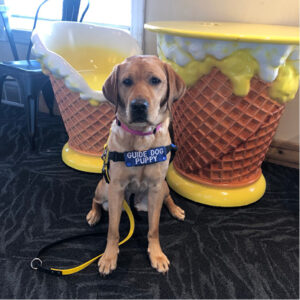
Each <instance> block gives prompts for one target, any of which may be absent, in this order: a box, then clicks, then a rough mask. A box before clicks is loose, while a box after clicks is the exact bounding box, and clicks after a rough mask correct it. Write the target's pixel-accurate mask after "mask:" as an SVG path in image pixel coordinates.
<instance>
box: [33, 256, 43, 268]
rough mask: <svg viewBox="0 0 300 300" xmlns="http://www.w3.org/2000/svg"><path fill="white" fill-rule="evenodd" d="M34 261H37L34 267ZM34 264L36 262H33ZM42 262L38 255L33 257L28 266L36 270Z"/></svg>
mask: <svg viewBox="0 0 300 300" xmlns="http://www.w3.org/2000/svg"><path fill="white" fill-rule="evenodd" d="M35 262H38V265H37V266H36V267H35V266H34V263H35ZM35 264H36V263H35ZM42 264H43V262H42V260H41V259H40V258H38V257H35V258H34V259H33V260H32V261H31V263H30V267H31V269H32V270H37V269H38V268H39V267H41V266H42Z"/></svg>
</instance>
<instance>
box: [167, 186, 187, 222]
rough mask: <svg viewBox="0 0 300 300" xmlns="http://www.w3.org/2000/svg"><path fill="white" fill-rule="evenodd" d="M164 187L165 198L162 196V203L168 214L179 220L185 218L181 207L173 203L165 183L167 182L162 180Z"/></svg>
mask: <svg viewBox="0 0 300 300" xmlns="http://www.w3.org/2000/svg"><path fill="white" fill-rule="evenodd" d="M164 189H165V198H164V204H165V205H166V206H167V208H168V210H169V212H170V214H171V215H172V216H173V217H174V218H176V219H178V220H180V221H183V220H184V218H185V212H184V210H183V209H182V208H180V207H179V206H178V205H176V204H175V203H174V200H173V199H172V197H171V195H170V190H169V187H168V185H167V182H166V181H165V182H164Z"/></svg>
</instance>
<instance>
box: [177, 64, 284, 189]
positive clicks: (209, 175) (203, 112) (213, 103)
mask: <svg viewBox="0 0 300 300" xmlns="http://www.w3.org/2000/svg"><path fill="white" fill-rule="evenodd" d="M269 86H270V84H269V83H267V82H264V81H262V80H260V79H259V78H258V77H253V78H252V80H251V85H250V91H249V93H248V95H247V96H245V97H239V96H235V95H234V94H233V89H232V84H231V82H230V81H229V79H228V78H227V76H225V75H224V74H222V73H221V71H220V70H218V69H217V68H213V69H212V70H211V72H210V73H209V74H208V75H205V76H203V77H201V78H200V79H199V80H198V82H197V83H196V84H195V85H194V86H192V87H191V88H189V89H188V90H187V92H186V93H185V95H184V97H183V98H181V99H180V100H179V101H177V102H176V103H174V105H173V131H174V139H175V143H176V145H177V146H178V151H177V153H176V155H175V158H174V162H173V163H174V167H175V169H176V171H177V172H178V173H179V174H181V175H183V176H184V177H186V178H188V179H191V180H193V181H196V182H199V183H202V184H211V185H220V186H233V187H234V186H243V185H247V184H251V183H253V182H255V181H256V180H258V178H259V177H260V175H261V168H260V167H261V164H262V162H263V160H264V158H265V155H266V152H267V150H268V148H269V146H270V143H271V141H272V138H273V136H274V134H275V131H276V128H277V126H278V123H279V119H280V117H281V115H282V112H283V109H284V105H281V104H279V103H277V102H276V101H274V100H272V99H271V98H270V97H269V96H268V88H269Z"/></svg>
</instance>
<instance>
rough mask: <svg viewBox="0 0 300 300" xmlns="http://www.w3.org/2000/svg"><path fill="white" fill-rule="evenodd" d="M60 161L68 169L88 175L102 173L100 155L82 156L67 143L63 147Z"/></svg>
mask: <svg viewBox="0 0 300 300" xmlns="http://www.w3.org/2000/svg"><path fill="white" fill-rule="evenodd" d="M62 160H63V162H64V163H65V164H66V165H68V166H69V167H71V168H73V169H76V170H79V171H84V172H89V173H101V172H102V165H103V160H102V159H101V154H100V153H99V156H93V155H88V154H83V153H80V152H77V151H75V150H73V149H72V148H70V146H69V144H68V143H66V144H65V145H64V147H63V150H62Z"/></svg>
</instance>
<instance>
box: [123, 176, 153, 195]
mask: <svg viewBox="0 0 300 300" xmlns="http://www.w3.org/2000/svg"><path fill="white" fill-rule="evenodd" d="M126 189H127V191H129V192H130V193H142V192H146V191H147V190H148V189H149V180H147V179H146V178H139V177H137V176H134V177H132V178H131V179H130V180H129V182H128V185H127V187H126Z"/></svg>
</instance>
